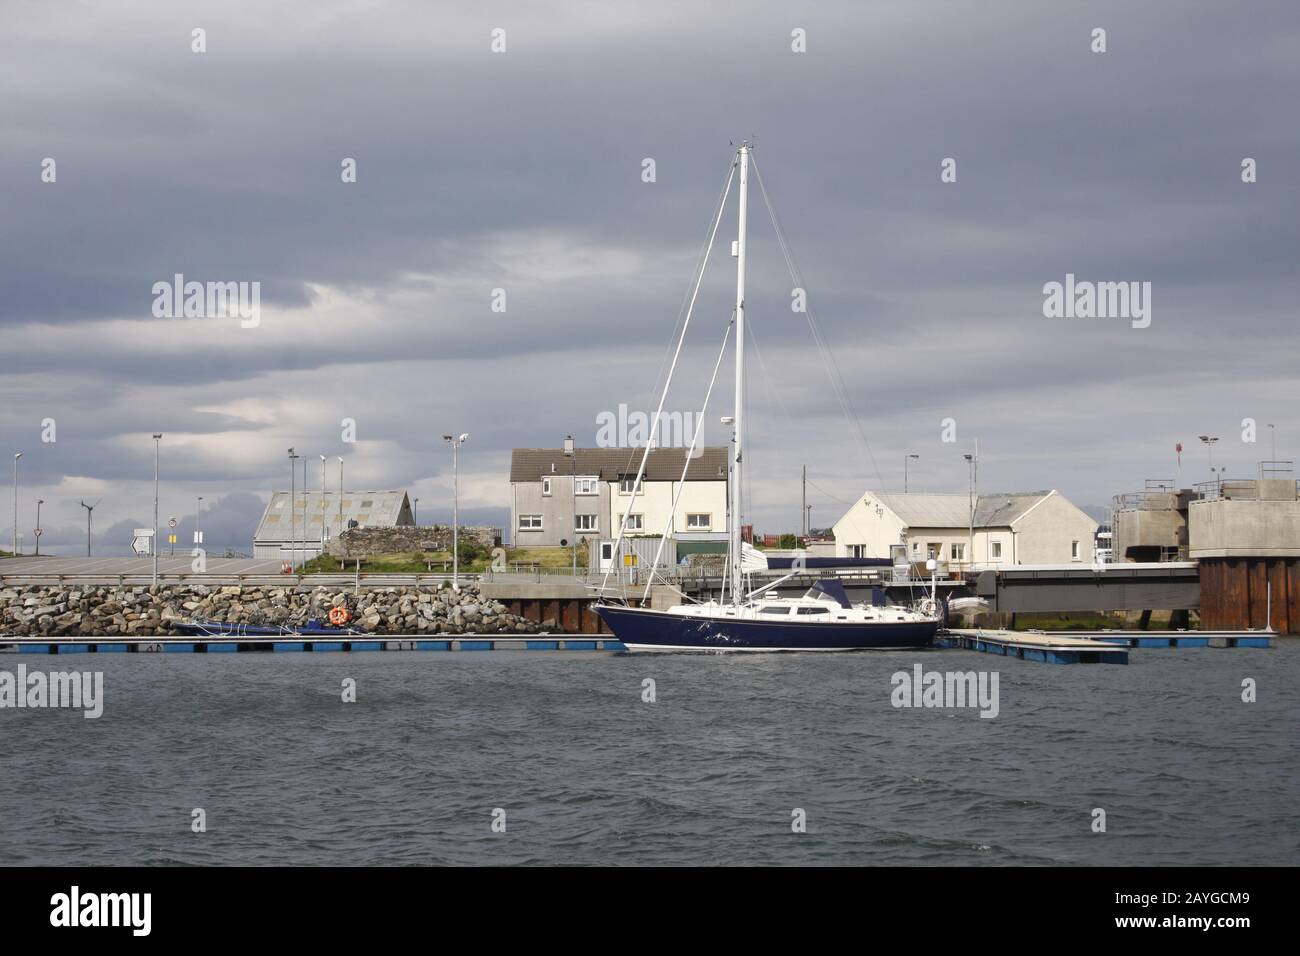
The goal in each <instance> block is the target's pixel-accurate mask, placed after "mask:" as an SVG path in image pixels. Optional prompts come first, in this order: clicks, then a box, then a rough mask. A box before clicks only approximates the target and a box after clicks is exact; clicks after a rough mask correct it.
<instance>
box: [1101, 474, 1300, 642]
mask: <svg viewBox="0 0 1300 956" xmlns="http://www.w3.org/2000/svg"><path fill="white" fill-rule="evenodd" d="M1113 522H1114V527H1115V560H1116V561H1131V562H1132V561H1137V562H1142V561H1157V562H1160V561H1166V562H1168V561H1194V562H1196V565H1197V569H1198V574H1199V578H1200V614H1201V627H1202V628H1210V629H1240V628H1251V627H1265V626H1269V625H1271V626H1272V627H1274V628H1276V629H1277V630H1279V631H1281V632H1283V633H1287V632H1290V633H1294V632H1296V631H1298V630H1300V485H1297V482H1296V480H1295V475H1294V471H1293V465H1292V463H1291V462H1288V461H1264V462H1260V464H1259V476H1258V477H1257V478H1254V479H1237V480H1229V479H1218V480H1215V481H1208V482H1203V483H1201V484H1198V485H1197V486H1196V487H1195V488H1181V489H1174V487H1173V482H1169V481H1153V480H1148V481H1147V482H1146V488H1145V489H1144V490H1143V491H1140V492H1131V493H1128V494H1123V495H1117V496H1116V497H1115V502H1114V518H1113Z"/></svg>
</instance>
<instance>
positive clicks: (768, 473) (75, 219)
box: [0, 0, 1300, 553]
mask: <svg viewBox="0 0 1300 956" xmlns="http://www.w3.org/2000/svg"><path fill="white" fill-rule="evenodd" d="M0 16H2V17H3V21H4V23H3V27H4V28H3V30H0V85H2V87H3V92H2V96H0V337H2V340H3V379H2V381H0V447H3V449H4V450H5V456H4V459H5V464H6V468H5V471H6V472H7V471H8V470H9V467H8V466H9V464H10V460H11V458H12V454H13V453H14V452H17V451H21V452H23V453H24V457H23V458H22V460H21V462H20V463H19V467H20V473H19V478H20V502H19V504H20V515H19V522H18V524H19V529H20V531H21V532H22V534H23V536H24V539H25V543H26V547H27V549H28V550H30V544H31V529H32V528H33V527H34V526H35V506H36V499H37V498H38V497H39V498H43V499H44V501H45V504H44V505H43V507H42V514H41V518H42V524H43V525H44V527H45V529H46V532H45V537H44V539H43V549H45V550H51V551H55V552H61V553H77V551H78V549H80V548H84V542H85V512H84V510H83V509H82V508H80V507H79V504H78V502H79V501H80V500H82V499H85V500H86V501H87V503H93V502H94V501H96V500H99V499H102V502H101V503H100V505H99V507H98V508H97V510H96V511H95V523H96V528H97V529H98V530H101V531H103V532H104V533H105V534H104V540H103V541H102V543H101V544H100V545H97V547H99V548H100V550H101V552H103V553H108V552H110V551H112V552H121V551H123V550H124V549H125V548H126V547H127V546H128V545H129V538H130V535H129V533H128V531H129V528H130V527H132V526H134V525H135V524H137V523H140V522H143V523H145V524H150V523H152V475H153V460H152V459H153V443H152V441H151V439H150V437H149V436H150V434H151V433H152V432H155V431H159V432H162V433H164V435H165V437H164V439H163V444H162V478H163V480H162V505H161V510H162V514H163V518H164V520H165V518H166V517H167V516H169V515H175V516H177V517H178V518H181V519H182V525H181V530H182V532H183V533H185V536H184V537H183V538H182V541H186V540H188V529H189V528H190V527H192V521H193V515H194V511H195V508H196V499H197V497H198V496H199V495H202V496H203V497H204V507H205V510H208V509H210V508H211V509H214V513H213V515H212V516H211V517H210V518H209V519H208V521H207V522H205V524H206V526H207V527H208V529H209V535H208V544H209V546H210V547H216V548H220V547H226V546H231V547H236V548H242V549H243V550H249V549H250V546H251V540H250V539H251V535H252V531H253V527H254V525H255V523H256V520H257V518H258V517H259V516H260V513H261V509H262V504H263V503H264V501H265V498H266V496H267V495H268V493H269V491H270V490H272V489H273V488H280V487H287V486H288V469H287V462H286V460H285V450H286V449H287V448H288V446H290V445H293V446H295V447H296V448H297V449H298V451H299V452H301V453H304V454H306V455H307V456H308V458H309V460H310V462H311V464H310V466H309V469H308V475H309V480H310V485H311V487H312V488H313V489H314V488H316V487H318V485H319V481H320V477H319V475H320V468H319V460H318V459H317V457H316V456H317V455H319V454H325V455H328V456H330V466H329V470H328V479H329V483H330V487H331V488H332V487H334V483H335V481H336V479H337V464H336V463H335V462H334V457H335V456H337V455H342V456H344V458H345V480H346V484H347V485H348V486H349V487H350V488H360V487H365V488H371V489H378V488H405V489H409V490H410V491H411V493H412V495H418V496H419V497H420V518H421V521H422V522H428V521H430V520H435V519H445V518H449V517H450V512H451V460H450V458H451V456H450V453H449V451H448V449H447V448H446V446H445V445H443V444H442V443H441V441H440V440H439V436H441V435H442V434H443V433H445V432H448V431H455V432H461V431H468V432H469V433H470V434H471V438H470V440H469V442H468V443H467V444H466V445H465V446H464V449H463V453H462V458H461V475H460V492H461V496H462V498H461V500H462V507H461V514H462V517H463V518H464V519H466V520H481V521H491V522H493V523H497V524H505V523H506V521H507V518H508V505H509V484H508V464H509V457H510V449H511V448H512V447H516V446H546V445H558V444H559V443H560V442H561V441H562V439H563V438H564V436H565V435H566V434H573V435H574V436H575V438H577V440H578V441H579V443H580V444H584V445H590V444H594V443H595V434H596V421H597V416H598V415H599V414H600V413H601V412H603V411H613V410H616V409H617V408H618V406H619V404H620V403H627V404H628V405H629V407H630V408H632V409H645V410H653V408H654V402H655V400H656V399H657V396H658V391H657V390H658V387H659V383H660V381H661V379H660V378H659V376H660V375H661V372H662V363H663V359H664V355H665V351H666V349H667V348H668V346H669V344H670V341H671V337H672V335H673V331H674V325H675V323H676V321H677V318H678V314H679V311H680V308H681V304H682V301H683V299H684V296H685V294H686V293H687V291H688V287H689V283H690V280H691V275H692V270H693V268H694V265H695V261H696V259H697V257H698V255H699V253H700V250H701V247H702V243H703V240H704V238H705V237H706V234H707V227H708V224H709V217H710V214H711V212H712V208H713V205H714V203H715V201H716V199H717V196H718V194H719V192H720V189H721V186H722V183H723V180H724V178H725V174H726V170H727V164H728V163H729V162H730V159H731V156H732V146H731V145H730V144H731V142H732V141H733V140H739V139H741V138H747V137H752V138H753V140H754V141H755V144H756V151H755V156H756V159H757V162H758V165H759V168H760V169H761V171H762V173H763V177H764V181H765V183H766V185H767V187H768V190H769V193H770V194H771V197H772V200H773V202H774V204H775V206H776V210H777V213H778V215H779V217H780V219H781V222H782V225H783V227H784V229H785V232H786V236H787V239H788V240H789V242H790V246H791V249H792V251H793V253H794V255H795V257H796V258H797V260H798V262H799V264H800V266H801V267H802V269H803V272H804V276H805V280H806V286H807V290H808V301H809V303H810V304H811V307H812V310H813V313H814V315H815V316H816V318H817V321H818V323H819V324H820V326H821V328H822V329H823V330H824V332H825V335H826V337H827V340H828V342H829V344H830V346H831V351H832V353H833V355H834V361H835V364H836V366H837V367H838V369H839V373H840V375H841V376H842V378H843V380H844V381H845V383H846V384H847V386H848V391H849V398H850V401H851V404H852V407H853V409H854V410H855V412H856V414H857V416H858V417H859V419H860V421H861V423H862V428H863V431H864V432H865V435H866V438H867V440H868V442H869V443H870V444H869V448H864V447H863V446H862V444H861V443H860V442H859V441H858V439H857V432H856V430H855V429H854V428H853V427H852V426H851V425H849V424H848V423H847V422H846V421H845V417H844V415H843V413H842V412H841V409H840V405H839V402H838V401H837V399H836V392H835V389H834V388H833V376H832V374H831V373H830V372H829V371H828V370H827V368H826V366H825V363H824V362H823V360H822V357H821V356H820V354H819V353H818V350H817V349H816V348H815V345H814V341H813V339H812V337H811V335H810V333H809V330H808V325H807V323H806V320H805V317H804V316H803V315H800V314H795V313H793V312H792V311H791V308H790V302H791V293H790V290H791V286H792V283H791V281H790V279H789V277H788V275H787V274H786V270H785V265H784V262H783V260H782V258H781V256H780V253H779V250H778V249H777V247H776V244H775V243H774V242H773V232H772V228H771V225H770V223H769V222H768V221H767V215H766V211H765V210H764V208H763V205H762V201H761V196H759V195H758V193H757V191H755V193H754V194H753V195H752V196H751V199H752V204H751V210H750V211H751V216H750V222H751V238H752V243H751V254H750V283H749V298H748V314H749V318H750V321H751V324H752V331H753V338H754V341H755V342H756V343H757V349H756V350H755V349H751V351H750V357H751V363H750V372H751V375H750V390H751V395H752V402H751V408H750V416H749V419H748V421H749V428H750V439H751V444H750V452H749V456H748V463H749V467H750V477H751V482H750V495H751V505H750V515H751V517H752V520H753V522H754V523H755V524H756V525H757V526H758V528H759V529H760V530H762V531H777V530H786V529H795V528H797V526H798V523H799V513H798V512H799V505H798V501H799V470H800V466H801V465H804V464H806V465H807V467H808V475H809V479H810V488H809V501H810V503H811V504H812V505H813V523H814V524H815V525H818V526H820V525H826V524H830V523H831V522H832V521H833V520H834V519H835V518H837V517H838V516H839V515H840V514H841V513H842V512H843V511H844V510H845V508H846V507H847V502H849V501H851V500H852V499H853V498H854V497H855V496H856V495H857V494H859V493H860V492H861V491H862V490H864V489H866V488H869V487H871V488H874V487H878V486H880V485H881V484H882V483H883V485H884V486H885V487H887V488H888V489H890V490H895V489H898V488H901V485H902V470H903V469H902V463H903V457H904V455H906V454H909V453H913V454H917V455H919V456H920V457H919V459H918V460H916V461H915V462H913V464H912V466H911V470H910V480H911V486H912V488H913V489H914V490H916V489H925V490H934V491H965V490H966V486H967V471H966V465H965V463H964V461H963V460H962V454H963V453H965V452H968V451H970V446H971V441H972V439H974V438H978V439H979V449H980V467H979V478H980V480H979V483H980V486H981V488H983V489H987V490H994V489H997V490H1021V489H1023V490H1029V489H1039V488H1057V489H1059V490H1060V491H1061V492H1062V493H1064V494H1065V495H1067V496H1068V497H1070V498H1071V499H1072V500H1073V501H1075V502H1076V503H1077V504H1080V505H1084V506H1094V507H1095V506H1100V505H1104V504H1106V503H1108V502H1109V500H1110V496H1111V495H1112V494H1114V493H1116V492H1121V491H1126V490H1132V489H1135V488H1140V487H1141V485H1142V482H1143V479H1145V478H1148V477H1160V478H1172V477H1174V475H1175V469H1176V464H1175V457H1174V445H1175V443H1176V442H1178V441H1182V442H1183V444H1184V446H1185V449H1186V450H1185V452H1184V454H1183V472H1182V474H1183V478H1184V482H1185V483H1189V482H1192V481H1201V480H1205V479H1207V478H1208V477H1209V467H1208V462H1207V457H1206V453H1205V448H1204V446H1203V445H1201V444H1200V443H1199V442H1198V441H1197V440H1196V436H1197V435H1200V434H1211V435H1216V436H1220V437H1221V439H1222V440H1221V441H1220V442H1219V443H1218V445H1217V446H1216V448H1215V452H1214V454H1215V464H1216V466H1217V465H1219V464H1221V463H1222V464H1226V465H1227V466H1228V468H1229V474H1230V475H1237V476H1248V475H1253V474H1254V471H1255V462H1256V461H1257V460H1258V459H1260V458H1268V457H1269V456H1270V451H1269V429H1268V428H1267V427H1266V426H1267V423H1274V424H1276V426H1277V427H1276V441H1277V456H1278V457H1279V458H1290V457H1293V456H1294V454H1295V452H1296V443H1297V441H1300V425H1298V424H1297V422H1296V420H1295V416H1294V412H1295V410H1296V408H1297V404H1298V403H1297V400H1298V399H1300V363H1297V350H1296V345H1297V314H1296V308H1297V302H1300V280H1298V279H1297V260H1298V256H1297V252H1298V250H1300V242H1298V239H1300V188H1297V176H1300V124H1297V123H1296V104H1297V102H1300V9H1298V8H1297V7H1296V4H1295V3H1294V0H1275V2H1273V0H1256V2H1252V3H1249V4H1240V3H1229V2H1223V3H1210V2H1194V0H1177V2H1174V0H1171V2H1143V3H1141V4H1133V3H1130V2H1117V3H1096V2H1090V3H1057V2H1043V0H1025V2H993V0H984V2H978V3H977V2H934V0H920V2H918V0H905V2H898V3H875V2H873V3H864V2H861V0H857V2H849V0H844V2H821V3H808V4H798V3H793V4H792V3H783V2H757V3H756V2H746V3H712V4H708V5H703V4H699V3H692V2H681V3H673V2H655V3H648V2H642V3H610V2H601V3H595V2H592V3H567V4H543V3H535V2H533V3H516V4H512V3H484V4H458V5H453V4H450V3H427V2H412V3H400V2H379V0H373V2H358V0H352V2H335V0H310V2H282V3H276V4H265V3H254V2H234V0H221V2H213V3H174V2H160V0H155V2H115V3H113V4H101V3H91V2H83V3H78V2H71V0H60V2H49V0H42V2H36V0H0ZM196 28H202V29H203V30H204V31H206V37H205V39H206V52H203V53H197V52H194V51H193V49H192V45H193V43H194V40H193V34H192V31H193V30H195V29H196ZM496 28H500V29H503V30H504V31H505V47H506V48H505V52H501V53H497V52H493V50H492V43H493V37H492V31H493V30H494V29H496ZM1096 28H1103V29H1104V30H1105V31H1106V35H1105V43H1106V52H1104V53H1097V52H1093V49H1092V47H1093V46H1094V42H1095V41H1094V39H1093V31H1094V29H1096ZM795 30H803V31H805V34H804V35H805V36H806V52H802V53H798V52H794V51H793V50H792V48H791V47H792V43H794V42H795V41H794V40H792V31H795ZM949 157H951V158H952V159H954V160H955V161H956V181H955V182H947V183H945V182H942V181H941V177H940V173H941V163H942V161H943V160H944V159H945V158H949ZM1247 157H1249V158H1252V159H1254V160H1255V162H1256V164H1257V176H1258V181H1257V182H1254V183H1243V182H1242V161H1243V159H1245V158H1247ZM47 158H51V159H53V160H54V161H55V167H54V170H55V177H56V178H55V181H54V182H46V181H43V178H42V170H43V161H44V160H45V159H47ZM345 158H352V159H354V160H355V161H356V170H357V181H356V182H355V183H344V182H342V177H341V164H342V163H343V161H344V159H345ZM647 158H650V159H653V160H654V168H655V181H654V182H649V183H648V182H645V181H643V161H644V160H645V159H647ZM735 228H736V225H735V210H734V197H733V204H732V207H731V208H730V209H729V210H728V213H727V217H726V219H725V220H724V226H723V230H722V234H721V237H720V239H721V242H720V245H719V248H718V250H717V251H716V252H715V256H714V259H713V262H712V264H711V265H712V267H711V269H710V270H709V273H708V279H707V281H706V284H705V288H704V292H703V293H702V295H701V298H700V302H699V304H698V306H697V311H696V316H695V319H694V321H693V325H692V332H691V334H690V336H689V340H688V350H687V354H688V359H687V360H686V361H685V363H684V365H683V367H682V369H681V370H680V372H679V376H680V382H679V387H675V389H674V391H673V393H672V394H671V395H670V398H669V408H670V409H675V410H680V411H688V410H692V409H698V406H699V402H700V400H701V399H702V397H703V392H704V386H705V385H706V383H707V377H708V370H709V368H711V366H712V363H713V360H714V358H715V353H716V348H717V346H718V343H719V342H720V340H721V335H722V332H723V329H724V327H725V325H726V322H727V320H728V318H729V315H730V310H731V299H732V297H734V281H735V280H734V274H733V272H732V270H733V268H734V265H733V260H732V259H731V258H730V256H729V255H727V252H728V251H729V249H728V247H729V245H730V240H731V239H732V238H733V237H734V233H735ZM176 273H182V274H183V275H184V276H185V277H186V279H192V280H199V281H204V282H206V281H223V282H224V281H235V282H239V281H246V282H253V281H256V282H260V283H261V314H260V324H259V325H257V327H255V328H242V327H241V325H240V323H239V321H238V320H237V319H232V318H188V319H186V318H156V317H155V316H154V315H153V305H154V294H153V292H152V288H153V285H154V283H156V282H160V281H170V280H171V278H172V276H173V275H174V274H176ZM1067 273H1072V274H1074V275H1075V276H1076V277H1077V278H1078V279H1079V280H1092V281H1137V282H1150V283H1151V290H1152V292H1151V298H1152V301H1151V307H1152V309H1151V323H1150V326H1149V327H1148V328H1134V327H1133V325H1132V323H1131V322H1129V321H1127V320H1125V319H1123V318H1105V319H1081V318H1051V319H1049V318H1045V317H1044V313H1043V301H1044V294H1043V286H1044V284H1045V283H1048V282H1052V281H1060V282H1063V281H1064V280H1065V276H1066V274H1067ZM497 288H501V289H504V290H505V292H506V311H505V312H494V311H492V308H491V306H492V296H493V290H494V289H497ZM724 376H725V377H724V379H723V380H721V381H720V383H719V387H718V392H717V396H718V397H719V398H721V401H715V403H714V405H713V407H711V408H710V410H709V415H708V420H709V421H710V422H711V423H712V424H710V425H709V428H708V432H707V439H708V441H709V443H711V444H715V443H720V442H722V441H724V440H725V437H726V436H725V435H724V433H723V430H722V427H721V426H720V425H719V424H718V422H717V419H718V416H719V415H720V414H725V413H726V412H727V411H728V410H729V409H728V408H727V407H726V406H727V405H729V404H730V402H729V395H730V387H731V374H730V371H729V370H726V371H725V373H724ZM345 418H351V419H354V420H355V421H356V423H357V424H356V438H357V441H356V442H355V443H351V444H349V443H345V442H344V441H342V440H341V439H342V436H341V426H340V422H341V421H342V420H343V419H345ZM945 418H952V419H954V420H955V427H956V434H957V438H958V441H957V442H956V443H945V442H943V441H942V440H941V438H942V422H943V420H944V419H945ZM1247 418H1250V419H1254V420H1255V422H1256V423H1257V428H1258V437H1259V441H1258V442H1257V443H1256V444H1250V443H1247V442H1244V441H1242V431H1243V429H1242V421H1243V419H1247ZM46 419H53V420H54V422H55V427H56V439H57V440H55V441H53V442H49V441H43V440H42V435H43V426H42V422H43V421H44V420H46ZM47 431H48V429H47ZM47 437H48V435H47ZM11 477H12V476H11V475H9V474H5V475H3V479H4V480H5V481H6V482H7V481H8V480H10V479H11ZM0 500H3V501H4V502H5V506H4V507H3V508H0V523H2V524H3V529H4V530H3V531H2V532H0V547H8V544H9V541H10V537H11V527H12V524H11V504H10V502H9V499H8V496H7V495H6V496H4V497H3V498H0Z"/></svg>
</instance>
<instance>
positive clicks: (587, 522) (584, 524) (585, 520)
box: [573, 515, 600, 531]
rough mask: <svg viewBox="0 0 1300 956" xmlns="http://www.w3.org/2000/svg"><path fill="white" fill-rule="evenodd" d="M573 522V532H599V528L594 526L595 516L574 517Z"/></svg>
mask: <svg viewBox="0 0 1300 956" xmlns="http://www.w3.org/2000/svg"><path fill="white" fill-rule="evenodd" d="M573 520H574V526H573V529H574V530H575V531H599V530H600V528H599V527H597V525H596V516H595V515H574V517H573Z"/></svg>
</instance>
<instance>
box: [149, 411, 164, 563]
mask: <svg viewBox="0 0 1300 956" xmlns="http://www.w3.org/2000/svg"><path fill="white" fill-rule="evenodd" d="M161 447H162V433H161V432H157V433H155V434H154V436H153V541H152V542H150V543H151V544H152V546H153V586H154V587H157V586H158V456H159V453H160V451H159V450H160V449H161Z"/></svg>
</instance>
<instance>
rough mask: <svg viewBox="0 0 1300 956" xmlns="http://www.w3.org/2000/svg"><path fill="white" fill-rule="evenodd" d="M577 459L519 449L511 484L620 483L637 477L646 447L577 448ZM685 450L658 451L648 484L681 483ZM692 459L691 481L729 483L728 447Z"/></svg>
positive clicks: (513, 460) (512, 459) (648, 465)
mask: <svg viewBox="0 0 1300 956" xmlns="http://www.w3.org/2000/svg"><path fill="white" fill-rule="evenodd" d="M573 451H574V457H575V459H576V462H575V461H574V460H571V459H570V458H569V456H568V455H566V454H565V453H564V449H563V448H516V449H514V450H513V451H512V452H511V453H510V481H511V482H512V483H516V482H524V481H541V479H542V476H543V475H568V474H572V473H574V470H575V468H576V471H577V474H579V475H587V476H591V475H594V476H596V477H598V478H600V480H601V481H618V479H619V476H620V475H635V474H636V472H637V469H638V468H639V467H640V466H641V456H642V455H643V454H645V449H644V448H575V449H574V450H573ZM686 451H687V450H686V449H685V448H655V449H653V450H652V451H651V452H650V458H649V460H648V461H647V462H646V472H645V477H646V481H677V480H679V479H680V478H681V477H682V465H683V464H685V462H686ZM698 451H699V457H698V458H694V459H692V460H691V463H690V467H689V468H688V469H687V471H686V480H687V481H726V480H727V451H728V450H727V448H726V447H725V446H721V447H714V448H701V449H698Z"/></svg>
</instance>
